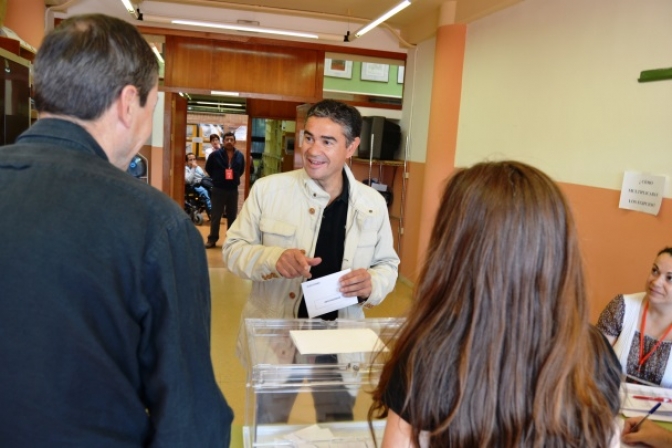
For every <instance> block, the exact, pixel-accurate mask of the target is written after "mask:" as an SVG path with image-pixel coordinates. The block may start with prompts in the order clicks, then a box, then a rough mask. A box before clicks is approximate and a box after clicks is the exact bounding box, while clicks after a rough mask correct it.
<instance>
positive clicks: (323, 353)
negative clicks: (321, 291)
mask: <svg viewBox="0 0 672 448" xmlns="http://www.w3.org/2000/svg"><path fill="white" fill-rule="evenodd" d="M402 323H403V320H402V319H396V318H395V319H362V320H357V321H344V320H336V321H323V320H319V319H289V320H282V319H270V320H269V319H246V320H245V335H246V341H245V346H246V347H245V348H246V350H247V351H246V353H245V355H246V363H247V365H246V371H247V381H246V383H247V384H246V409H245V426H244V428H243V440H244V445H245V447H247V448H253V447H262V446H274V447H275V446H288V447H297V448H298V447H308V446H311V447H332V446H337V447H353V448H354V447H368V446H370V447H373V446H374V445H373V440H372V438H371V435H370V432H369V427H368V422H367V413H368V409H369V406H370V404H371V395H370V392H371V391H372V390H373V388H374V387H375V386H376V385H377V384H378V379H379V378H380V373H381V371H382V368H383V365H384V363H385V361H386V360H387V357H388V356H389V349H390V348H391V347H392V346H393V344H394V341H395V338H396V334H397V330H398V329H399V327H400V326H401V324H402ZM384 426H385V421H384V420H380V421H375V422H374V431H375V433H376V434H377V438H378V442H379V443H380V441H381V440H382V434H383V431H384Z"/></svg>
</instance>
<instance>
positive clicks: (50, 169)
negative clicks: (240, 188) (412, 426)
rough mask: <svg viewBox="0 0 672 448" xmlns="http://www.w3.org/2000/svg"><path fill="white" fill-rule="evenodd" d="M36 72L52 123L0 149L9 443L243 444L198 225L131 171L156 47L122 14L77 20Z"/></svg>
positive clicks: (42, 108)
mask: <svg viewBox="0 0 672 448" xmlns="http://www.w3.org/2000/svg"><path fill="white" fill-rule="evenodd" d="M33 82H34V85H33V89H34V100H35V107H36V109H37V111H38V112H39V119H38V121H37V122H36V123H35V124H34V125H33V126H32V127H31V128H30V129H28V130H27V131H26V132H25V133H23V134H22V135H21V136H20V137H19V138H18V139H17V142H16V143H15V144H13V145H10V146H6V147H2V148H0V188H1V189H2V191H3V194H2V196H0V214H1V215H2V219H1V220H0V235H2V236H1V237H0V248H1V249H0V251H1V252H2V254H3V256H2V257H0V272H2V287H1V292H0V360H1V362H2V366H3V367H2V368H1V369H0V403H1V405H0V446H2V447H3V448H25V447H31V448H43V447H44V448H47V447H66V446H68V447H96V448H142V447H171V448H193V447H213V448H214V447H218V448H219V447H225V446H229V442H230V431H231V422H232V419H233V414H232V412H231V409H230V408H229V406H228V405H227V403H226V400H225V399H224V397H223V396H222V393H221V392H220V390H219V388H218V386H217V383H216V382H215V376H214V372H213V367H212V363H211V360H210V282H209V277H208V270H207V262H206V258H205V253H204V251H203V246H202V240H201V237H200V234H199V233H198V231H197V230H196V229H195V228H194V226H193V225H192V223H191V221H190V220H189V217H188V216H187V215H186V214H185V213H184V211H182V209H181V208H180V207H179V206H178V205H177V204H176V203H175V202H174V201H173V200H171V199H170V198H169V197H168V196H166V195H164V194H163V193H161V192H159V191H158V190H156V189H155V188H153V187H151V186H149V185H147V184H144V183H141V182H138V181H137V180H136V179H135V178H134V177H132V176H130V175H129V174H127V173H126V172H125V170H126V169H127V167H128V165H129V162H130V161H131V159H132V158H133V157H134V156H135V154H136V153H137V152H138V150H139V149H140V148H141V147H142V145H143V144H144V142H145V141H147V139H148V138H149V136H150V134H151V130H152V117H153V112H154V108H155V105H156V103H157V98H158V64H157V61H156V57H155V56H154V53H153V52H152V50H151V48H150V47H149V45H148V44H147V42H146V41H145V39H144V38H143V37H142V35H141V34H140V33H139V32H138V31H137V29H136V28H135V27H134V26H133V25H131V24H129V23H128V22H126V21H124V20H121V19H117V18H113V17H108V16H105V15H100V14H92V15H84V16H74V17H72V18H69V19H66V20H64V21H63V22H62V23H61V24H60V25H59V26H58V27H57V28H56V29H54V30H53V31H52V32H50V33H49V34H48V35H47V36H45V38H44V40H43V42H42V45H41V47H40V49H39V51H38V52H37V56H36V58H35V65H34V70H33ZM45 217H46V219H45Z"/></svg>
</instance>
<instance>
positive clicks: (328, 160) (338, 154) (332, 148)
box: [301, 117, 359, 190]
mask: <svg viewBox="0 0 672 448" xmlns="http://www.w3.org/2000/svg"><path fill="white" fill-rule="evenodd" d="M358 145H359V137H357V138H355V139H354V140H353V141H352V143H350V145H348V144H347V142H346V140H345V134H344V133H343V127H342V126H341V125H340V124H338V123H336V122H335V121H332V120H331V119H330V118H323V117H310V118H308V121H306V128H305V130H304V134H303V143H302V144H301V152H302V153H303V168H304V169H305V170H306V173H307V174H308V176H310V177H311V178H312V179H314V180H315V181H317V183H318V184H320V185H321V186H322V188H324V189H325V190H328V186H330V185H334V182H335V183H336V184H337V183H338V182H340V179H341V171H343V166H344V165H345V162H346V160H347V159H348V158H349V157H351V156H352V155H353V153H354V152H355V149H356V148H357V146H358Z"/></svg>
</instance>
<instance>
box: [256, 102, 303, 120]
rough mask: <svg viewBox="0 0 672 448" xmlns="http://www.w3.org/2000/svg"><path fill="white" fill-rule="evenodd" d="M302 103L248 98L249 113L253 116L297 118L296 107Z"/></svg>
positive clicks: (283, 118)
mask: <svg viewBox="0 0 672 448" xmlns="http://www.w3.org/2000/svg"><path fill="white" fill-rule="evenodd" d="M301 104H303V103H296V102H292V101H272V100H261V99H256V98H250V99H249V100H247V114H248V115H249V116H250V117H252V118H275V119H282V120H295V119H296V107H297V106H300V105H301Z"/></svg>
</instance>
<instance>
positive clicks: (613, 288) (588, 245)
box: [561, 184, 672, 322]
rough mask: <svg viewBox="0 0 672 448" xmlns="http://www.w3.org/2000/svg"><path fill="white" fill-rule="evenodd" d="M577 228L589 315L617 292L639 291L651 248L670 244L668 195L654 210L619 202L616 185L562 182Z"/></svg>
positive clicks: (671, 226) (671, 211)
mask: <svg viewBox="0 0 672 448" xmlns="http://www.w3.org/2000/svg"><path fill="white" fill-rule="evenodd" d="M561 187H562V189H563V191H564V193H565V194H566V195H567V199H568V200H569V202H570V204H571V206H572V209H573V212H574V218H575V220H576V224H577V227H578V230H579V238H580V240H581V250H582V253H583V257H584V261H585V264H584V267H585V270H586V274H587V285H588V293H589V295H588V297H589V300H590V317H591V321H593V322H595V321H597V317H598V316H599V313H600V311H602V309H603V308H604V307H605V306H606V305H607V303H608V302H609V301H610V300H611V299H613V298H614V297H615V296H616V295H617V294H620V293H626V294H627V293H633V292H640V291H643V289H644V282H645V281H646V278H647V276H648V274H649V271H650V269H651V264H652V263H653V260H654V258H655V256H656V253H658V251H659V250H660V249H662V248H663V247H665V246H672V238H671V237H670V232H671V231H672V208H671V207H672V200H670V199H664V200H663V205H662V207H661V209H660V213H659V215H658V216H652V215H648V214H645V213H640V212H635V211H631V210H621V209H619V208H618V200H619V198H620V194H621V193H620V191H617V190H607V189H604V188H595V187H587V186H583V185H573V184H561Z"/></svg>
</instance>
